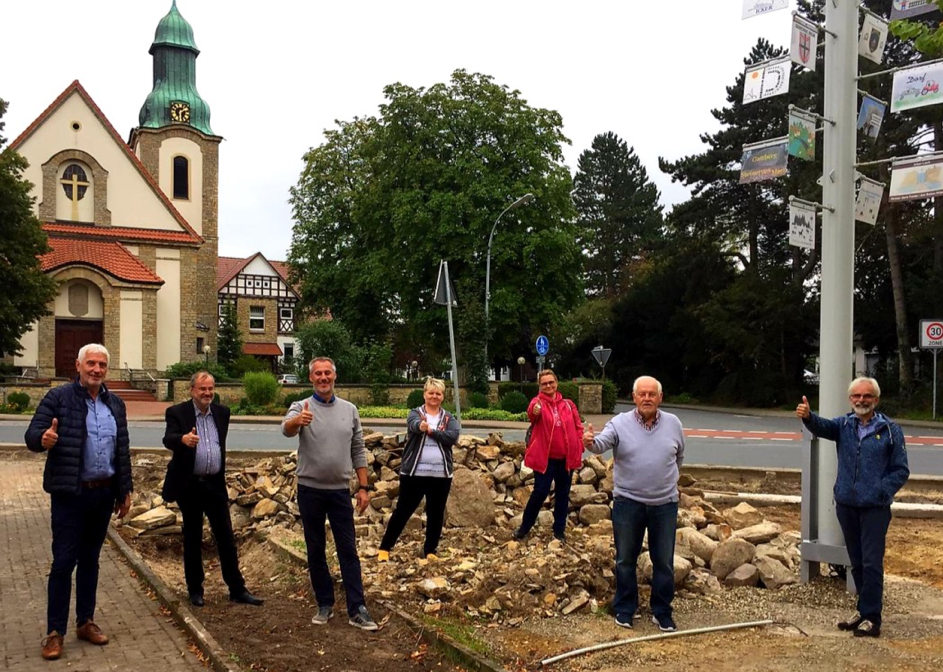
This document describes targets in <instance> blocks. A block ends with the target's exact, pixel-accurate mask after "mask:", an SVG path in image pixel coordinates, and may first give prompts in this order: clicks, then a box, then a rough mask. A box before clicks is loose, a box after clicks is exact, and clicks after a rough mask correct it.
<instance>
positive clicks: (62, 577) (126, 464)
mask: <svg viewBox="0 0 943 672" xmlns="http://www.w3.org/2000/svg"><path fill="white" fill-rule="evenodd" d="M75 368H76V370H77V371H78V376H77V377H76V379H75V380H74V381H73V382H72V383H69V384H67V385H61V386H59V387H56V388H54V389H52V390H50V391H49V392H48V393H47V394H46V396H45V397H43V400H42V401H41V402H39V407H38V408H37V409H36V414H35V415H34V416H33V419H32V420H31V421H30V423H29V427H28V428H27V430H26V446H27V448H29V449H30V450H32V451H34V452H37V453H41V452H43V451H45V452H46V469H45V472H44V474H43V490H45V491H46V492H48V493H49V494H50V495H51V499H52V516H51V519H52V568H51V569H50V570H49V599H48V606H47V620H48V629H47V631H46V632H47V635H46V637H45V638H44V639H43V643H42V655H43V658H45V659H46V660H55V659H57V658H59V657H60V656H61V655H62V637H63V635H64V634H65V631H66V627H67V625H68V620H69V600H70V599H71V597H72V572H73V571H75V616H76V626H77V630H76V636H77V637H78V638H79V639H84V640H86V641H88V642H90V643H92V644H97V645H99V646H101V645H103V644H107V643H108V637H107V635H105V634H104V633H103V632H102V631H101V628H99V627H98V626H97V625H96V624H95V622H94V620H93V617H94V616H95V593H96V592H97V590H98V557H99V555H100V554H101V548H102V544H103V543H104V541H105V534H106V533H107V532H108V522H109V521H110V519H111V514H112V512H115V513H117V514H118V515H119V516H120V517H122V518H123V517H124V516H126V515H127V514H128V509H129V508H130V507H131V490H132V487H133V486H132V482H131V452H130V448H129V440H128V419H127V415H126V413H125V408H124V402H123V401H121V399H120V398H119V397H118V396H116V395H114V394H112V393H111V392H109V391H108V388H107V387H105V376H106V375H107V374H108V351H107V350H106V349H105V347H104V346H103V345H99V344H97V343H90V344H88V345H86V346H84V347H83V348H82V349H81V350H79V356H78V359H77V360H76V361H75ZM76 568H77V569H76Z"/></svg>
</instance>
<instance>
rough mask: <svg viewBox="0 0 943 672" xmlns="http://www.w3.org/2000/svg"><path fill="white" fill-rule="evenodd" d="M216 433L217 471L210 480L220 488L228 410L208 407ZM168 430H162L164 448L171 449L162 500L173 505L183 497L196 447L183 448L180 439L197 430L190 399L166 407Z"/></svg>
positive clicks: (216, 406) (223, 477)
mask: <svg viewBox="0 0 943 672" xmlns="http://www.w3.org/2000/svg"><path fill="white" fill-rule="evenodd" d="M210 412H211V413H212V414H213V422H214V423H215V424H216V433H217V434H218V435H219V453H220V469H219V473H218V474H214V475H213V476H211V477H210V478H212V479H213V482H214V483H215V484H216V485H218V486H219V487H223V488H224V487H225V486H226V435H227V434H228V433H229V409H228V408H227V407H225V406H220V405H219V404H210ZM164 419H165V420H166V422H167V428H166V429H165V430H164V446H165V447H166V448H168V449H169V450H172V451H173V453H174V456H173V457H172V458H171V459H170V464H168V465H167V476H166V478H164V488H163V490H162V491H161V497H163V498H164V499H165V500H167V501H168V502H175V501H177V499H178V498H179V497H180V495H181V494H183V491H184V488H186V485H187V481H188V480H189V478H190V477H191V476H193V466H194V463H195V462H196V448H190V447H189V446H185V445H183V441H182V439H183V437H184V436H185V435H187V434H189V433H190V431H191V430H192V429H193V428H194V427H196V409H195V408H194V407H193V400H191V399H188V400H187V401H184V402H182V403H180V404H176V405H174V406H171V407H170V408H168V409H167V410H166V411H165V413H164Z"/></svg>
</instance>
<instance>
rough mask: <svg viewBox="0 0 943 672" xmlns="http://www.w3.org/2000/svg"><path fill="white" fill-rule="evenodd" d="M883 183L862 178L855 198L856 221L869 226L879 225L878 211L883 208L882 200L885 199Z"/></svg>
mask: <svg viewBox="0 0 943 672" xmlns="http://www.w3.org/2000/svg"><path fill="white" fill-rule="evenodd" d="M884 187H885V184H884V183H883V182H875V181H874V180H872V179H869V178H867V177H862V178H861V186H860V187H858V196H857V197H856V198H855V219H857V220H858V221H859V222H865V223H867V224H871V225H874V224H877V221H878V210H880V208H881V199H882V198H884Z"/></svg>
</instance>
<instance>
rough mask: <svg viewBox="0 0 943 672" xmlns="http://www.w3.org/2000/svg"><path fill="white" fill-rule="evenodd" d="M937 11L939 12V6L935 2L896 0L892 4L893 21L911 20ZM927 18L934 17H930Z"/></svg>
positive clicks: (929, 0)
mask: <svg viewBox="0 0 943 672" xmlns="http://www.w3.org/2000/svg"><path fill="white" fill-rule="evenodd" d="M935 11H937V6H936V3H935V2H933V0H894V2H893V3H891V21H895V20H897V19H910V18H913V17H914V16H919V15H921V14H929V13H930V12H935ZM926 18H928V19H929V18H932V17H929V16H928V17H926Z"/></svg>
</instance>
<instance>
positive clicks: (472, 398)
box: [468, 392, 491, 408]
mask: <svg viewBox="0 0 943 672" xmlns="http://www.w3.org/2000/svg"><path fill="white" fill-rule="evenodd" d="M490 405H491V404H490V403H488V395H486V394H482V393H481V392H472V393H471V394H469V395H468V406H469V408H488V407H489V406H490Z"/></svg>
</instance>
